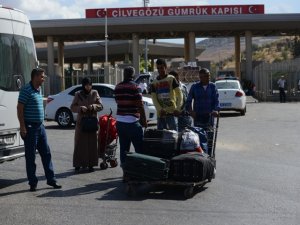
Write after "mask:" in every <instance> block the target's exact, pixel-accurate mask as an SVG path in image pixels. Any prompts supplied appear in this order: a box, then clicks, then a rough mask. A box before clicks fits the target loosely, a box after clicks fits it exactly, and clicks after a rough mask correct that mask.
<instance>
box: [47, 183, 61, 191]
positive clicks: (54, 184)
mask: <svg viewBox="0 0 300 225" xmlns="http://www.w3.org/2000/svg"><path fill="white" fill-rule="evenodd" d="M47 184H48V185H49V186H51V187H53V188H54V189H61V188H62V186H61V185H60V184H58V183H57V182H53V183H47Z"/></svg>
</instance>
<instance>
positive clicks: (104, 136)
mask: <svg viewBox="0 0 300 225" xmlns="http://www.w3.org/2000/svg"><path fill="white" fill-rule="evenodd" d="M116 123H117V121H116V119H115V118H114V117H112V110H111V109H110V114H109V115H107V114H105V115H102V116H100V117H99V126H100V130H99V133H98V152H99V156H100V158H102V160H103V161H102V162H101V163H100V168H101V169H103V170H104V169H107V168H108V163H109V164H110V166H111V167H112V168H113V167H116V166H118V160H117V158H116V150H117V145H118V133H117V127H116Z"/></svg>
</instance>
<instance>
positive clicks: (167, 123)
mask: <svg viewBox="0 0 300 225" xmlns="http://www.w3.org/2000/svg"><path fill="white" fill-rule="evenodd" d="M157 129H158V130H163V129H167V130H176V131H177V121H176V118H175V116H173V115H167V116H165V117H160V118H157Z"/></svg>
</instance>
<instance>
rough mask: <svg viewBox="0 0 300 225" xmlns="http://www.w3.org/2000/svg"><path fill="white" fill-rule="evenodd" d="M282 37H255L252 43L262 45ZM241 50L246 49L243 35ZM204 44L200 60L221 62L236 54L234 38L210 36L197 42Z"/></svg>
mask: <svg viewBox="0 0 300 225" xmlns="http://www.w3.org/2000/svg"><path fill="white" fill-rule="evenodd" d="M281 38H282V37H253V38H252V44H253V45H257V46H258V47H261V46H263V45H266V44H270V43H273V42H276V41H278V40H279V39H281ZM240 44H241V52H243V51H244V50H245V38H244V37H242V38H241V40H240ZM196 45H197V46H202V47H204V48H205V50H204V51H203V52H202V53H201V55H199V56H198V57H197V59H198V60H199V61H211V62H214V63H216V62H219V61H223V60H224V59H227V58H230V57H231V56H233V55H234V49H235V44H234V38H233V37H229V38H208V39H204V40H202V41H200V42H198V43H197V44H196Z"/></svg>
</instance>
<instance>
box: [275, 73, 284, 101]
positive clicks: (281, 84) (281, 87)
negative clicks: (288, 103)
mask: <svg viewBox="0 0 300 225" xmlns="http://www.w3.org/2000/svg"><path fill="white" fill-rule="evenodd" d="M277 84H278V87H279V99H280V102H285V91H284V88H285V84H286V80H285V79H284V76H281V77H280V79H279V80H278V81H277Z"/></svg>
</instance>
